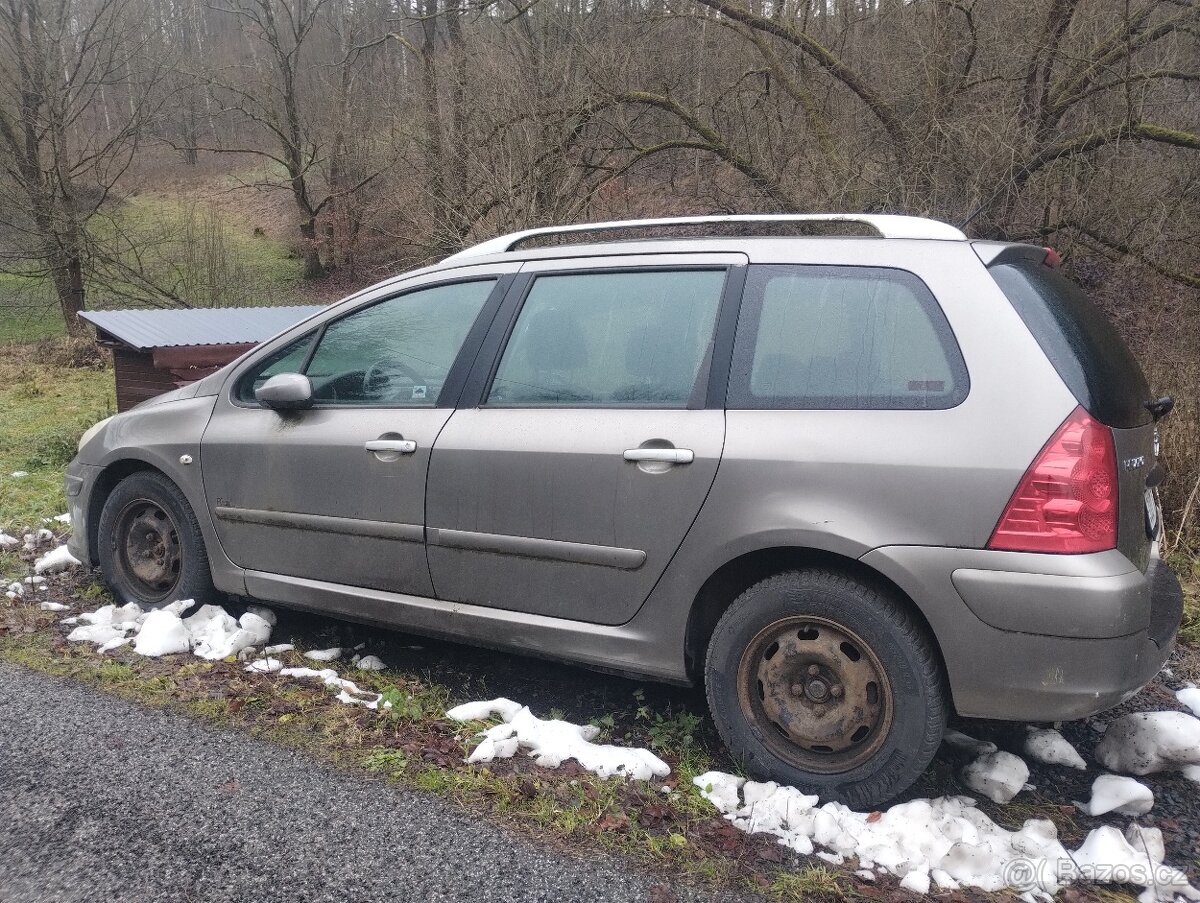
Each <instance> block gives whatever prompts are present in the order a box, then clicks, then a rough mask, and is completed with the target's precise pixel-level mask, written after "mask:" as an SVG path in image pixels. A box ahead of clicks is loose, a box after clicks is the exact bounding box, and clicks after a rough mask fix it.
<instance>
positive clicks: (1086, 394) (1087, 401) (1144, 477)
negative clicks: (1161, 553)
mask: <svg viewBox="0 0 1200 903" xmlns="http://www.w3.org/2000/svg"><path fill="white" fill-rule="evenodd" d="M975 249H976V252H977V253H978V254H979V256H980V258H981V259H982V260H983V262H984V263H985V264H987V266H988V270H989V271H990V272H991V274H992V277H993V278H994V279H995V280H996V284H997V285H999V286H1000V289H1001V290H1002V291H1003V292H1004V294H1005V295H1006V296H1007V297H1008V300H1009V302H1010V303H1011V304H1012V306H1013V308H1014V309H1015V310H1016V311H1017V313H1018V314H1019V315H1020V316H1021V319H1022V320H1024V321H1025V325H1026V326H1027V327H1028V328H1029V331H1030V332H1031V333H1032V334H1033V336H1034V338H1035V339H1037V341H1038V344H1039V345H1041V347H1042V350H1043V351H1044V352H1045V354H1046V357H1047V358H1049V360H1050V362H1051V363H1052V364H1053V365H1054V368H1055V370H1057V371H1058V374H1059V376H1060V377H1062V380H1063V382H1064V383H1065V384H1066V385H1067V388H1068V389H1070V390H1071V392H1072V393H1073V394H1074V396H1075V398H1076V399H1077V400H1078V401H1079V404H1080V405H1081V406H1082V407H1083V408H1084V409H1085V410H1086V411H1087V412H1088V413H1089V414H1091V415H1092V416H1093V417H1095V418H1096V419H1097V420H1099V421H1100V422H1101V423H1103V424H1105V425H1107V426H1109V427H1110V428H1111V429H1112V434H1113V443H1114V445H1115V448H1116V455H1117V479H1118V484H1119V487H1120V489H1119V494H1118V499H1117V505H1118V511H1117V518H1118V520H1117V548H1118V549H1120V551H1121V552H1122V553H1124V555H1125V556H1126V557H1127V558H1128V559H1129V560H1130V561H1132V562H1133V563H1134V564H1135V565H1136V566H1137V567H1138V568H1139V569H1141V570H1143V571H1145V570H1146V567H1147V565H1148V564H1149V561H1150V548H1151V544H1152V542H1153V541H1154V539H1156V538H1157V537H1158V531H1159V529H1160V522H1161V517H1160V511H1159V506H1158V498H1157V492H1156V491H1155V487H1156V486H1157V484H1158V482H1159V481H1160V480H1161V478H1162V474H1163V473H1164V471H1163V469H1162V467H1161V465H1160V464H1159V461H1158V447H1157V446H1158V434H1157V430H1156V427H1155V418H1154V416H1153V415H1152V414H1151V411H1150V408H1148V407H1147V404H1148V403H1150V402H1151V401H1152V399H1153V396H1152V394H1151V392H1150V387H1149V384H1148V383H1147V382H1146V376H1145V374H1144V373H1143V372H1142V368H1141V366H1140V365H1139V364H1138V362H1137V359H1136V358H1134V356H1133V354H1132V352H1130V350H1129V347H1128V346H1127V345H1126V344H1125V342H1124V340H1123V339H1122V338H1121V336H1120V335H1119V334H1118V333H1117V330H1116V329H1115V328H1114V327H1113V325H1112V323H1111V322H1109V320H1108V318H1107V317H1106V316H1105V315H1104V313H1103V312H1102V311H1101V310H1100V309H1099V308H1098V307H1097V306H1096V305H1095V304H1093V303H1092V302H1091V301H1090V300H1089V299H1088V298H1087V296H1086V295H1085V294H1084V292H1083V290H1082V289H1080V288H1079V286H1077V285H1075V283H1073V282H1071V281H1070V280H1069V279H1067V278H1066V277H1065V276H1063V275H1062V273H1060V272H1059V271H1058V270H1057V269H1056V268H1055V267H1054V266H1051V265H1048V263H1047V261H1050V262H1055V261H1056V260H1057V255H1055V254H1053V252H1049V253H1048V251H1047V249H1046V248H1038V247H1033V246H1029V245H997V244H992V243H987V242H978V243H976V245H975Z"/></svg>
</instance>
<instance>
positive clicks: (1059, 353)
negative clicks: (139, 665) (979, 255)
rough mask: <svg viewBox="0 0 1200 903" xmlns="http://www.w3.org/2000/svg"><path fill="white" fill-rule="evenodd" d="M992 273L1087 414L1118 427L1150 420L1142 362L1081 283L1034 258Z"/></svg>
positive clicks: (1009, 264) (998, 268)
mask: <svg viewBox="0 0 1200 903" xmlns="http://www.w3.org/2000/svg"><path fill="white" fill-rule="evenodd" d="M991 273H992V276H993V277H994V278H995V280H996V284H997V285H999V286H1000V288H1001V290H1002V291H1003V292H1004V294H1005V295H1006V296H1007V297H1008V300H1009V302H1010V303H1011V304H1012V306H1013V308H1015V309H1016V311H1017V313H1018V314H1020V316H1021V319H1022V320H1024V321H1025V325H1026V327H1028V329H1029V331H1030V332H1031V333H1033V337H1034V338H1035V339H1037V342H1038V344H1039V345H1041V346H1042V351H1044V352H1045V353H1046V357H1047V358H1049V359H1050V363H1052V364H1053V365H1054V369H1055V370H1057V371H1058V375H1059V376H1060V377H1062V381H1063V382H1064V383H1066V385H1067V388H1068V389H1070V390H1071V393H1072V394H1073V395H1074V396H1075V398H1076V400H1078V401H1079V403H1080V404H1081V405H1083V407H1084V408H1085V409H1086V410H1087V412H1088V413H1089V414H1091V415H1092V416H1093V417H1095V418H1096V419H1097V420H1099V421H1100V422H1101V423H1106V424H1108V425H1109V426H1113V427H1117V428H1118V429H1128V428H1130V427H1134V426H1139V425H1141V424H1144V423H1149V422H1150V420H1151V419H1152V418H1151V416H1150V412H1149V411H1148V410H1146V402H1147V401H1150V400H1151V399H1150V387H1149V385H1148V384H1147V382H1146V377H1145V374H1143V373H1142V368H1141V367H1140V366H1139V365H1138V362H1137V359H1136V358H1134V356H1133V353H1132V352H1131V351H1130V350H1129V348H1128V346H1127V345H1126V344H1125V342H1124V340H1122V338H1121V336H1120V334H1118V332H1117V330H1116V328H1115V327H1114V326H1113V325H1112V323H1110V322H1109V320H1108V318H1107V317H1105V316H1104V313H1103V312H1102V311H1101V310H1100V309H1099V308H1098V307H1096V305H1094V304H1092V302H1091V301H1089V300H1088V297H1087V296H1086V295H1085V294H1084V293H1083V290H1082V289H1081V288H1079V286H1077V285H1075V283H1073V282H1071V280H1069V279H1067V278H1066V277H1065V276H1063V275H1062V274H1061V273H1059V272H1057V271H1056V270H1053V269H1051V268H1050V267H1048V266H1044V265H1043V264H1041V263H1040V262H1036V261H1032V260H1022V261H1016V262H1013V263H1005V264H1000V265H998V266H994V267H992V268H991Z"/></svg>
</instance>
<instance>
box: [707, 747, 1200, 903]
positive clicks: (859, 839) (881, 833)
mask: <svg viewBox="0 0 1200 903" xmlns="http://www.w3.org/2000/svg"><path fill="white" fill-rule="evenodd" d="M988 755H990V754H988ZM1013 758H1016V757H1015V756H1014V757H1013ZM1018 761H1019V760H1018ZM693 783H694V784H695V785H696V786H697V787H698V788H699V789H700V793H701V795H702V796H703V797H704V798H705V799H707V800H708V801H709V802H710V803H712V804H713V805H714V806H716V808H717V809H718V810H719V811H720V812H721V813H722V814H724V816H725V818H726V819H728V820H729V821H731V822H732V823H733V824H734V825H735V826H736V827H738V828H740V829H741V830H743V831H747V832H749V833H766V834H771V835H773V836H775V837H777V838H778V839H779V842H780V844H782V845H784V846H787V847H789V848H791V849H793V850H795V851H796V852H798V853H801V854H803V855H809V854H810V853H812V852H813V851H814V850H816V849H817V848H820V849H821V851H823V852H827V853H832V854H835V855H836V856H838V857H841V858H842V859H843V860H847V859H851V858H856V859H857V860H858V865H859V867H860V869H862V870H863V871H861V872H860V874H864V875H865V874H866V872H868V871H882V872H886V873H887V874H890V875H893V876H895V877H896V878H899V879H900V883H901V885H902V886H903V887H904V888H906V889H908V890H912V891H914V892H917V893H927V892H928V890H929V888H930V887H932V885H934V884H936V885H937V887H938V888H939V889H941V890H955V889H957V888H959V887H960V886H967V887H976V888H979V889H981V890H984V891H988V892H995V891H999V890H1003V889H1006V888H1007V889H1012V890H1014V891H1017V892H1020V893H1022V895H1023V897H1024V899H1026V900H1029V901H1033V900H1035V899H1036V898H1038V897H1043V898H1044V895H1046V894H1050V895H1053V894H1054V893H1056V892H1057V891H1058V890H1059V889H1060V888H1061V887H1062V886H1064V885H1066V884H1070V883H1071V882H1073V881H1076V880H1080V879H1086V880H1088V881H1090V882H1096V883H1100V882H1106V881H1107V882H1115V883H1125V882H1127V881H1130V880H1132V883H1136V884H1139V885H1140V886H1142V887H1150V888H1152V889H1151V890H1150V891H1149V892H1148V893H1147V894H1143V897H1142V903H1168V901H1170V900H1172V899H1173V898H1174V897H1175V896H1177V895H1178V896H1184V897H1187V898H1188V899H1200V893H1197V892H1196V891H1195V890H1194V889H1193V888H1191V887H1190V886H1189V885H1188V884H1187V880H1186V877H1185V876H1184V875H1183V874H1182V873H1180V872H1178V871H1176V870H1174V869H1170V868H1168V867H1166V866H1163V865H1161V864H1159V862H1158V860H1156V859H1155V856H1156V855H1157V854H1158V849H1157V846H1156V843H1155V838H1154V836H1153V835H1152V834H1149V833H1146V834H1137V835H1134V834H1132V833H1131V836H1133V837H1135V839H1136V841H1137V845H1138V847H1139V848H1138V849H1135V848H1134V846H1131V844H1130V842H1129V841H1128V840H1126V838H1125V836H1123V835H1122V834H1121V832H1120V831H1118V830H1117V829H1115V828H1110V827H1105V828H1098V829H1097V830H1095V831H1092V832H1091V834H1089V835H1088V837H1087V839H1086V840H1085V841H1084V843H1083V846H1082V847H1080V849H1079V850H1078V851H1076V852H1074V853H1069V852H1068V851H1067V850H1066V848H1065V847H1064V846H1063V845H1062V843H1061V842H1060V841H1059V839H1058V832H1057V829H1056V828H1055V827H1054V823H1053V822H1051V821H1049V820H1048V819H1029V820H1028V821H1026V822H1025V824H1024V825H1023V826H1022V827H1021V829H1020V830H1019V831H1014V832H1010V831H1007V830H1005V829H1004V828H1002V827H1000V826H999V825H997V824H996V823H995V822H993V821H992V820H991V819H990V818H988V817H987V815H986V814H984V813H983V812H980V811H979V810H978V809H977V808H976V807H975V801H974V800H973V799H971V798H969V797H962V796H954V797H938V798H937V799H918V800H912V801H910V802H907V803H900V804H898V805H895V806H892V807H891V808H890V809H887V810H886V811H884V812H870V813H868V812H855V811H853V810H851V809H849V808H848V807H846V806H844V805H842V804H841V803H826V804H825V805H823V806H820V807H819V808H818V807H817V798H816V797H815V796H808V795H806V794H803V793H801V792H800V791H799V790H797V789H796V788H795V787H780V786H779V785H778V784H775V783H757V782H754V781H746V782H743V781H742V780H741V779H740V778H738V777H736V776H735V775H731V774H723V773H721V772H708V773H707V774H703V775H700V776H699V777H697V778H695V779H694V780H693ZM739 789H740V791H741V793H740V797H739V792H738V791H739ZM1133 827H1134V826H1131V828H1130V831H1131V832H1133ZM1141 830H1145V829H1141ZM1143 841H1144V842H1143ZM1147 850H1148V851H1149V853H1147ZM1076 863H1078V865H1077V864H1076Z"/></svg>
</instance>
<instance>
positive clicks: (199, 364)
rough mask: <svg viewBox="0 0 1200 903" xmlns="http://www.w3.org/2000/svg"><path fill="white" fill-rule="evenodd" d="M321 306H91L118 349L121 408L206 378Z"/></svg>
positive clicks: (102, 333)
mask: <svg viewBox="0 0 1200 903" xmlns="http://www.w3.org/2000/svg"><path fill="white" fill-rule="evenodd" d="M321 309H322V308H320V307H215V308H205V309H191V310H88V311H83V312H82V313H80V315H79V316H80V317H82V318H83V319H85V320H87V321H88V322H89V323H91V324H92V325H93V326H95V327H96V341H97V342H99V343H100V344H101V345H104V346H105V347H108V348H111V349H112V354H113V369H114V371H115V373H116V381H117V410H118V411H127V410H129V409H130V408H132V407H133V406H134V405H136V404H140V403H141V402H143V401H145V400H146V399H147V398H153V397H154V396H155V395H161V394H162V393H163V392H169V391H171V390H172V389H176V388H178V387H180V386H184V385H187V384H188V383H190V382H194V381H195V380H197V379H202V378H204V377H205V376H208V375H209V374H210V373H213V372H214V371H216V370H218V369H219V368H221V367H223V366H225V365H226V364H228V363H229V362H230V361H232V360H234V359H235V358H236V357H238V356H239V355H241V354H243V353H244V352H246V351H249V350H250V349H251V348H253V347H254V346H255V345H257V344H258V343H259V342H262V341H265V340H266V339H269V338H271V337H272V336H274V335H277V334H278V333H280V332H283V330H285V329H287V328H288V327H289V326H292V325H294V324H296V323H299V322H300V321H301V320H303V319H304V318H305V317H309V316H311V315H312V314H315V313H316V312H317V311H319V310H321Z"/></svg>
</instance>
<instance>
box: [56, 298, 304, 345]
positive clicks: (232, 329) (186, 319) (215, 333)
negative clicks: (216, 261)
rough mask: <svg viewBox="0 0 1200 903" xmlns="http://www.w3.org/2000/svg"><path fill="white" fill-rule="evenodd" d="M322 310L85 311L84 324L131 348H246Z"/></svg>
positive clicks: (243, 308)
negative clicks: (100, 330) (216, 346)
mask: <svg viewBox="0 0 1200 903" xmlns="http://www.w3.org/2000/svg"><path fill="white" fill-rule="evenodd" d="M323 309H324V308H322V307H319V306H316V307H299V306H297V307H212V308H203V309H196V310H87V311H83V312H81V313H80V314H79V316H81V317H83V319H85V320H87V321H88V322H89V323H91V324H93V325H94V326H96V327H97V328H98V329H103V330H104V331H105V332H107V333H108V334H109V335H111V336H113V337H114V338H116V339H119V340H120V341H122V342H124V343H125V344H127V345H130V346H132V347H133V348H138V349H142V350H144V349H147V348H169V347H178V346H182V345H243V344H249V343H257V342H261V341H263V340H265V339H269V338H271V337H272V336H274V335H277V334H278V333H280V332H283V331H284V330H285V329H287V328H288V327H289V326H292V325H294V324H296V323H299V322H300V321H301V320H303V319H304V318H305V317H309V316H311V315H312V314H315V313H316V312H317V311H319V310H323Z"/></svg>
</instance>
